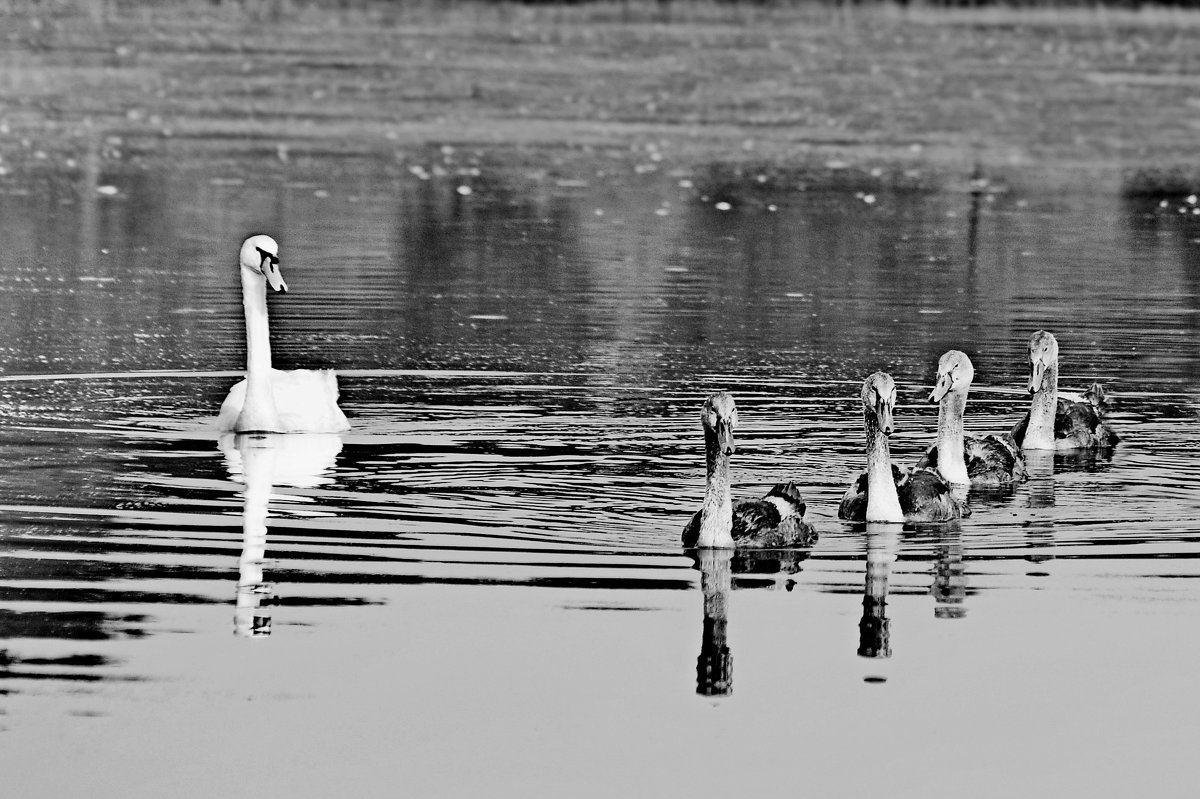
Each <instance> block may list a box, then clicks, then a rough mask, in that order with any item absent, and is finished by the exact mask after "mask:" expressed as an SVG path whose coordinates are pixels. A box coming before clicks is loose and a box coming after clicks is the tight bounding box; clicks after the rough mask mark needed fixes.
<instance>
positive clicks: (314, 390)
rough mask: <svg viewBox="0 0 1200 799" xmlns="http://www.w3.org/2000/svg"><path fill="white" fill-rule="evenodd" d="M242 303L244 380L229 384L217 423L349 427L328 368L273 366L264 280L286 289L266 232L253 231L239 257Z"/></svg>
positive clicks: (290, 428)
mask: <svg viewBox="0 0 1200 799" xmlns="http://www.w3.org/2000/svg"><path fill="white" fill-rule="evenodd" d="M240 261H241V269H240V270H239V271H240V272H241V277H242V305H243V306H244V308H245V312H246V379H245V380H242V381H241V382H240V383H238V384H237V385H235V386H234V387H233V388H231V389H229V396H227V397H226V398H225V402H223V403H222V404H221V413H220V415H219V416H218V417H217V426H218V427H219V428H220V429H221V430H225V431H234V432H238V433H246V432H261V433H338V432H341V431H343V430H349V429H350V423H349V422H348V421H346V414H344V413H342V409H341V408H339V407H338V404H337V398H338V385H337V375H336V374H334V372H333V370H332V369H320V370H313V369H294V370H292V371H283V370H281V369H273V368H271V330H270V327H269V325H268V323H267V284H268V283H270V284H271V288H272V289H274V290H275V291H287V283H284V282H283V275H281V274H280V273H279V245H278V244H276V243H275V239H273V238H271V237H270V236H263V235H258V236H251V237H250V238H248V239H246V241H244V242H243V243H242V252H241V256H240Z"/></svg>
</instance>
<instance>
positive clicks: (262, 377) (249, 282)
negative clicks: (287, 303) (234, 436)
mask: <svg viewBox="0 0 1200 799" xmlns="http://www.w3.org/2000/svg"><path fill="white" fill-rule="evenodd" d="M239 271H240V272H241V276H242V307H243V310H244V311H245V313H246V400H245V402H244V403H243V405H242V413H241V415H240V416H238V420H237V425H236V429H237V431H238V432H243V431H249V430H255V431H268V432H270V431H274V432H282V431H281V430H280V423H279V412H278V411H277V410H276V408H275V395H274V393H273V392H272V389H271V328H270V325H269V324H268V322H267V282H266V281H265V280H261V279H259V278H257V277H255V276H254V275H252V274H251V273H250V272H249V270H247V269H245V268H243V269H240V270H239Z"/></svg>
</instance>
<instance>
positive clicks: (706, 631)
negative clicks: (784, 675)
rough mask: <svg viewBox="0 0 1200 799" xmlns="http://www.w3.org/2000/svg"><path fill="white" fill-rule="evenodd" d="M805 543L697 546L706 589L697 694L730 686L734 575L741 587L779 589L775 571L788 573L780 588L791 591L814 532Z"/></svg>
mask: <svg viewBox="0 0 1200 799" xmlns="http://www.w3.org/2000/svg"><path fill="white" fill-rule="evenodd" d="M803 540H804V546H803V547H802V548H796V549H737V550H734V549H710V548H704V549H697V550H692V551H691V557H692V561H693V562H694V563H695V564H696V568H698V569H699V570H700V590H701V592H702V593H703V594H704V627H703V632H702V633H701V637H700V656H699V657H698V658H696V693H698V694H700V695H701V696H727V695H729V694H730V693H731V692H732V691H733V655H732V654H731V653H730V651H729V639H728V635H727V631H728V627H729V593H730V591H732V590H733V576H734V575H735V574H736V575H738V585H739V587H741V588H749V587H756V588H757V587H762V588H778V587H779V582H778V580H779V575H787V576H786V578H784V581H783V587H784V588H785V589H786V590H788V591H790V590H792V587H793V586H794V585H795V577H794V575H796V574H798V573H799V572H800V565H801V564H802V563H803V562H804V561H805V560H807V559H808V556H809V555H811V554H812V550H811V549H810V547H811V546H812V545H813V544H815V543H816V542H817V532H816V531H815V530H814V531H810V532H809V533H808V534H807V535H806V536H805V537H804V539H803Z"/></svg>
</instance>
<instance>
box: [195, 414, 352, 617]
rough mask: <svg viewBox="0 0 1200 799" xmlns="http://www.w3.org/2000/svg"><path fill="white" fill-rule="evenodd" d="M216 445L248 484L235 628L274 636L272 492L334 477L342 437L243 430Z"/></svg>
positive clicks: (234, 472)
mask: <svg viewBox="0 0 1200 799" xmlns="http://www.w3.org/2000/svg"><path fill="white" fill-rule="evenodd" d="M217 445H218V446H219V447H220V449H221V452H222V453H223V454H224V455H225V466H226V468H227V469H228V470H229V475H230V477H231V478H232V479H233V480H235V481H238V482H241V483H243V484H244V485H245V489H244V490H243V492H242V497H243V506H242V554H241V556H240V557H239V558H238V582H237V602H236V608H237V609H236V610H235V611H234V633H235V634H237V635H240V636H244V637H247V638H256V637H262V636H266V635H270V634H271V611H270V606H271V605H273V604H274V599H275V586H274V585H273V584H272V583H270V582H267V581H266V580H265V579H264V575H263V563H264V562H265V560H266V553H267V518H268V517H269V516H270V500H271V492H272V491H273V490H274V489H275V487H276V486H290V487H294V488H313V487H315V486H318V485H321V484H323V483H328V482H330V481H331V480H332V479H333V478H332V477H330V476H329V473H330V471H331V470H332V469H333V466H334V463H335V462H336V460H337V456H338V453H339V452H341V449H342V439H341V437H339V436H337V435H334V434H331V433H330V434H322V433H309V434H290V435H283V434H279V433H238V434H230V435H224V436H221V438H220V439H219V440H218V442H217Z"/></svg>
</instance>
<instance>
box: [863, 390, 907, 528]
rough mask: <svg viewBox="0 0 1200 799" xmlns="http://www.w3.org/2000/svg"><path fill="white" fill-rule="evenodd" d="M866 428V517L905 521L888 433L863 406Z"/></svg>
mask: <svg viewBox="0 0 1200 799" xmlns="http://www.w3.org/2000/svg"><path fill="white" fill-rule="evenodd" d="M863 417H864V419H865V420H866V428H867V518H866V521H868V522H903V521H904V511H903V510H902V509H901V507H900V497H899V496H898V495H897V494H896V481H895V480H894V479H893V478H892V456H891V452H890V451H889V449H888V440H887V436H885V435H884V434H883V431H881V430H880V429H879V422H878V420H877V417H876V416H875V412H874V411H873V410H871V409H869V408H864V410H863Z"/></svg>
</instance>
